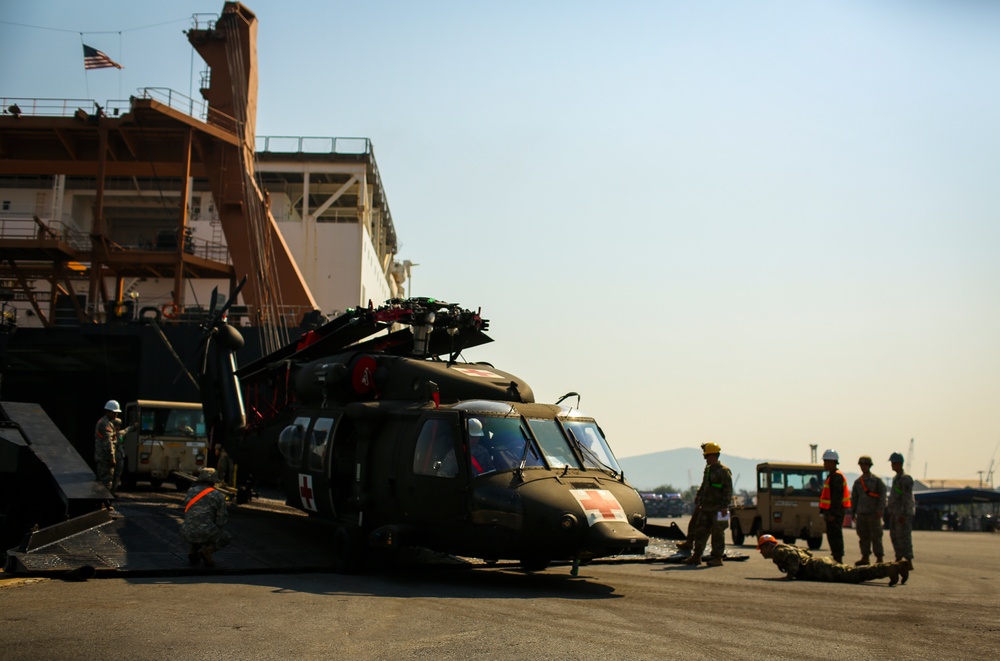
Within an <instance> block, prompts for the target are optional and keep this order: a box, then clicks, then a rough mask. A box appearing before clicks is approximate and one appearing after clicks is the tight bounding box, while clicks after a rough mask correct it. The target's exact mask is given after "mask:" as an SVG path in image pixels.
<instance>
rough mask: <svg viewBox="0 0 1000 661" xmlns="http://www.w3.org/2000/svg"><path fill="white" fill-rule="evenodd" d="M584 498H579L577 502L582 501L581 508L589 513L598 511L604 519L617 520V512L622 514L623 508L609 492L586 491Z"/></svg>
mask: <svg viewBox="0 0 1000 661" xmlns="http://www.w3.org/2000/svg"><path fill="white" fill-rule="evenodd" d="M583 493H584V494H585V495H584V496H579V495H578V496H577V497H576V498H577V500H579V501H580V507H582V508H583V509H584V512H587V511H594V510H596V511H598V512H600V513H601V517H602V518H604V519H612V520H614V519H616V518H618V517H616V516H615V512H621V513H622V514H624V510H622V506H621V505H620V504H619V503H618V501H617V500H616V499H615V497H614V496H612V495H611V494H610V493H608V492H607V491H589V490H588V491H584V492H583Z"/></svg>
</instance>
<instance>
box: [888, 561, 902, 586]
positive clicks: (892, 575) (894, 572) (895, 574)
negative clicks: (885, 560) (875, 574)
mask: <svg viewBox="0 0 1000 661" xmlns="http://www.w3.org/2000/svg"><path fill="white" fill-rule="evenodd" d="M886 567H888V568H889V587H890V588H891V587H892V586H894V585H896V583H899V566H898V565H897V564H895V563H893V564H891V565H886Z"/></svg>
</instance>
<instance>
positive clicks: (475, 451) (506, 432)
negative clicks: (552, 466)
mask: <svg viewBox="0 0 1000 661" xmlns="http://www.w3.org/2000/svg"><path fill="white" fill-rule="evenodd" d="M468 433H469V447H470V448H471V449H472V457H471V458H470V463H471V464H472V473H473V475H482V474H483V473H491V472H493V471H503V470H516V469H517V468H518V467H519V466H520V465H521V459H524V465H525V467H526V468H531V467H539V466H542V465H543V464H542V458H541V456H540V455H539V453H538V450H537V449H536V448H535V444H534V443H531V444H530V445H529V446H528V448H527V451H525V439H526V438H530V436H531V435H530V434H529V433H528V430H527V429H525V428H524V427H523V425H522V424H521V418H520V417H503V418H498V417H492V416H488V415H476V416H472V417H470V418H469V421H468Z"/></svg>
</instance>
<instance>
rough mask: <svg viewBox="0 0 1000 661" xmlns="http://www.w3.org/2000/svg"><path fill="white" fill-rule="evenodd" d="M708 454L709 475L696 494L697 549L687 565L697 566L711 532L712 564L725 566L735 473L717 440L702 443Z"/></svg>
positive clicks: (706, 475) (706, 466)
mask: <svg viewBox="0 0 1000 661" xmlns="http://www.w3.org/2000/svg"><path fill="white" fill-rule="evenodd" d="M701 450H702V453H703V454H704V456H705V474H704V476H703V477H702V480H701V487H699V489H698V493H697V495H696V496H695V502H697V503H698V510H697V515H696V516H697V520H696V521H695V524H694V541H693V544H694V550H693V551H692V552H691V557H690V558H688V559H687V560H685V561H684V564H686V565H691V566H694V567H697V566H698V565H699V564H701V557H702V554H703V553H704V552H705V544H706V542H707V541H708V538H709V535H711V537H712V557H711V559H709V561H708V566H709V567H721V566H722V557H723V554H724V553H725V551H726V528H728V527H729V506H730V505H731V504H732V501H733V475H732V473H731V472H730V471H729V469H728V468H726V467H725V466H723V465H722V462H720V461H719V455H720V454H721V453H722V448H721V447H719V445H718V444H716V443H705V444H704V445H702V446H701Z"/></svg>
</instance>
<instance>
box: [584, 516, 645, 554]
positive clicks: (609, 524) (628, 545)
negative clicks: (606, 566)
mask: <svg viewBox="0 0 1000 661" xmlns="http://www.w3.org/2000/svg"><path fill="white" fill-rule="evenodd" d="M648 544H649V537H646V536H645V535H644V534H642V533H641V532H639V531H638V530H636V529H635V528H634V527H632V526H631V525H629V524H628V523H626V522H624V521H597V522H595V523H592V524H591V526H590V528H589V529H588V530H587V546H588V547H589V548H591V549H593V550H594V551H597V552H598V553H600V554H607V555H617V554H619V553H630V554H631V553H642V552H643V550H644V549H645V548H646V546H647V545H648Z"/></svg>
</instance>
